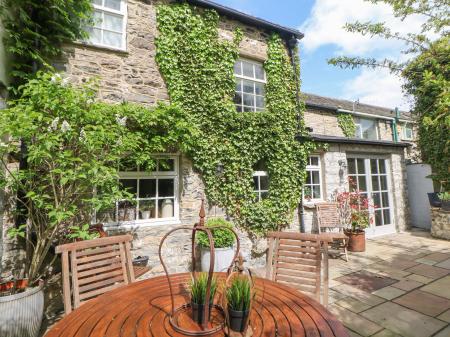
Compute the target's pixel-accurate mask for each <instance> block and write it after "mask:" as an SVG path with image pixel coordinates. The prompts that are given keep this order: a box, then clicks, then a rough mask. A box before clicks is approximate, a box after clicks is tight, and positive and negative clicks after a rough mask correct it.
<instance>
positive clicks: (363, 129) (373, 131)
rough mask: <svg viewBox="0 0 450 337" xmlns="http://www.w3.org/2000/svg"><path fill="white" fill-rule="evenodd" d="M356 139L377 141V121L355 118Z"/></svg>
mask: <svg viewBox="0 0 450 337" xmlns="http://www.w3.org/2000/svg"><path fill="white" fill-rule="evenodd" d="M355 125H356V133H355V137H356V138H361V139H370V140H377V139H378V130H377V121H376V120H375V119H369V118H359V117H358V118H355Z"/></svg>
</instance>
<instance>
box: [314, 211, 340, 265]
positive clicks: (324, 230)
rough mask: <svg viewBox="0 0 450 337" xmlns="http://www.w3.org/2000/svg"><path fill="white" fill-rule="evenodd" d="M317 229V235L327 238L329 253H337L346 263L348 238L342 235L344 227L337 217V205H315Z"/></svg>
mask: <svg viewBox="0 0 450 337" xmlns="http://www.w3.org/2000/svg"><path fill="white" fill-rule="evenodd" d="M316 216H317V227H318V230H319V234H323V235H326V236H329V238H330V240H329V242H330V246H331V248H332V250H331V251H330V252H333V250H334V251H337V252H338V253H339V255H341V252H343V253H344V255H345V261H347V262H348V254H347V245H348V237H347V236H346V235H345V234H344V228H345V225H344V224H342V223H341V218H340V216H339V208H338V203H336V202H323V203H318V204H316Z"/></svg>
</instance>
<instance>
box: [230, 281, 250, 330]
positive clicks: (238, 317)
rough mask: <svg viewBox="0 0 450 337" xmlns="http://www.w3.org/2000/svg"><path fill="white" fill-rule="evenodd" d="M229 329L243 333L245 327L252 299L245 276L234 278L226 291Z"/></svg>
mask: <svg viewBox="0 0 450 337" xmlns="http://www.w3.org/2000/svg"><path fill="white" fill-rule="evenodd" d="M226 298H227V303H228V305H227V312H228V319H229V327H230V329H231V330H233V331H238V332H243V331H244V330H245V329H246V327H247V322H248V316H249V313H250V305H251V301H252V298H253V295H252V286H251V283H250V280H249V278H248V277H246V276H241V275H239V276H236V277H234V278H233V279H232V281H231V284H230V286H229V287H228V288H227V290H226Z"/></svg>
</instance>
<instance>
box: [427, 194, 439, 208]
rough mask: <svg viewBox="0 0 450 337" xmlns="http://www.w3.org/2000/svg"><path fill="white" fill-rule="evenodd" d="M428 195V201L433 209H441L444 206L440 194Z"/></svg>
mask: <svg viewBox="0 0 450 337" xmlns="http://www.w3.org/2000/svg"><path fill="white" fill-rule="evenodd" d="M427 195H428V201H429V203H430V206H431V207H441V206H442V201H441V199H440V198H439V193H437V192H431V193H427Z"/></svg>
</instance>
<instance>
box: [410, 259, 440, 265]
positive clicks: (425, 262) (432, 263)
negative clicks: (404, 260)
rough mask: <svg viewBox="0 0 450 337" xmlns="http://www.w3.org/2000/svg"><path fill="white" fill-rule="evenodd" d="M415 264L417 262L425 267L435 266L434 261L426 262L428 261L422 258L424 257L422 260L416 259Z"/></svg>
mask: <svg viewBox="0 0 450 337" xmlns="http://www.w3.org/2000/svg"><path fill="white" fill-rule="evenodd" d="M415 261H416V262H419V263H423V264H427V265H429V266H433V265H435V264H436V263H437V262H436V261H434V260H428V259H426V258H424V257H422V258H420V259H417V260H415Z"/></svg>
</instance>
